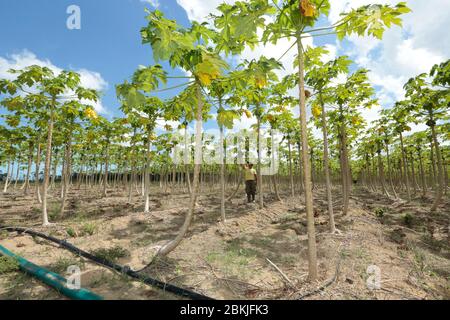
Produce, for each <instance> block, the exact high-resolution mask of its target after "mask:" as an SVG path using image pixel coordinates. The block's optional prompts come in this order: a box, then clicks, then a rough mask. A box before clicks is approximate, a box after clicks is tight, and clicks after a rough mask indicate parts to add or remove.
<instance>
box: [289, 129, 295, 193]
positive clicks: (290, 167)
mask: <svg viewBox="0 0 450 320" xmlns="http://www.w3.org/2000/svg"><path fill="white" fill-rule="evenodd" d="M288 152H289V153H288V157H289V178H290V183H291V196H292V198H294V197H295V190H294V174H293V173H292V150H291V139H290V138H288Z"/></svg>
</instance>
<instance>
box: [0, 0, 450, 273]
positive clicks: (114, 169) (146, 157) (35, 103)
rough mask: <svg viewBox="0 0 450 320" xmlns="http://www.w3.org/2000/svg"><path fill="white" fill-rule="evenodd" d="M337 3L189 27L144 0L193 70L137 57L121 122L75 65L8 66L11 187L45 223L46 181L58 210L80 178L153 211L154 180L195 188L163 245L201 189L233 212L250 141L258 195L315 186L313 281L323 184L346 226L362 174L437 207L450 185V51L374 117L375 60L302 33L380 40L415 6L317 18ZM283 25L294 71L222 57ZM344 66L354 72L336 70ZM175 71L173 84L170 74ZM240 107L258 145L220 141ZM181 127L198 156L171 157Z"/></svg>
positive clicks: (272, 38)
mask: <svg viewBox="0 0 450 320" xmlns="http://www.w3.org/2000/svg"><path fill="white" fill-rule="evenodd" d="M329 8H330V5H329V1H326V0H325V1H323V0H320V1H319V0H301V1H285V2H282V5H281V6H278V5H276V4H271V3H269V2H268V1H267V0H251V1H248V2H237V3H236V4H235V5H228V4H222V5H220V6H219V8H218V10H219V12H220V13H219V14H218V15H211V16H210V23H211V24H200V23H196V22H193V23H192V26H191V27H190V28H183V27H181V26H180V25H178V24H177V22H176V21H173V20H168V19H166V18H165V17H164V15H163V14H162V13H161V12H160V11H157V10H156V11H154V12H147V13H148V15H147V17H146V19H147V22H148V25H147V26H145V27H144V28H142V30H141V36H142V40H143V43H144V44H145V45H147V44H148V45H150V46H151V48H152V51H153V58H154V60H155V61H156V62H159V61H166V62H168V63H169V64H170V66H171V67H172V68H176V67H178V68H181V69H183V70H185V71H186V73H187V74H189V75H187V76H181V77H172V76H169V74H168V72H167V71H166V70H164V68H163V67H162V66H161V65H151V66H149V67H144V66H141V67H139V68H138V69H137V70H136V72H135V73H134V74H133V75H132V77H131V78H130V79H129V80H127V81H125V82H124V83H122V84H119V85H117V86H116V89H117V97H118V100H119V102H120V109H121V111H122V112H123V114H124V116H123V117H122V118H116V119H113V120H112V121H109V120H107V119H105V118H104V117H102V116H100V115H97V114H96V112H95V111H94V109H93V108H92V107H91V106H90V105H89V101H97V100H98V99H99V93H98V92H96V91H94V90H90V89H86V88H83V87H82V86H81V85H80V76H79V75H78V74H77V73H74V72H72V71H63V72H61V73H60V74H54V73H53V72H52V71H51V70H49V69H48V68H43V67H40V66H30V67H27V68H25V69H23V70H11V77H12V78H13V80H8V79H2V80H0V94H1V95H0V102H1V105H2V106H3V107H4V108H5V109H6V110H7V111H6V114H5V115H4V118H5V123H6V124H5V125H3V126H1V127H0V130H1V131H0V132H1V134H0V139H1V144H0V166H2V167H5V168H6V167H7V175H6V178H5V181H4V190H3V191H4V192H7V191H8V188H21V189H23V192H24V194H29V193H30V191H31V190H35V201H38V202H39V203H42V222H43V224H44V225H48V224H49V220H48V213H47V202H48V190H49V188H58V190H59V189H60V198H61V200H60V215H61V216H64V214H65V211H66V210H65V209H66V208H65V206H66V203H67V198H68V194H69V190H70V189H71V188H77V189H81V188H84V189H86V190H89V188H100V189H101V193H102V195H103V197H108V196H109V194H110V193H112V189H115V188H119V189H123V188H126V189H127V190H128V198H129V199H128V201H129V202H130V203H131V202H132V201H133V199H135V197H143V198H144V200H145V207H144V211H145V212H146V213H147V212H150V200H149V195H150V185H151V184H159V187H160V188H161V189H162V190H163V191H165V192H168V191H170V190H173V189H174V188H177V189H180V190H184V192H188V193H189V194H190V195H191V196H190V203H189V211H188V213H187V214H186V218H185V222H184V224H183V226H181V228H180V232H179V234H178V236H177V237H176V239H174V240H173V241H171V242H169V243H168V244H167V245H165V246H164V247H163V248H162V249H161V250H160V251H159V254H160V255H167V254H168V253H170V252H171V251H172V250H174V249H175V248H176V247H177V245H178V244H179V243H180V242H181V241H182V239H183V238H184V236H185V234H186V232H187V230H188V228H189V226H190V224H191V221H192V217H193V214H194V212H195V208H196V200H197V197H198V195H199V192H205V191H208V192H211V191H212V192H217V193H218V194H220V197H221V212H220V213H218V216H219V215H220V217H221V219H222V222H223V223H225V222H226V203H227V199H228V200H230V199H232V198H233V197H237V194H238V192H239V188H240V186H241V185H242V180H243V177H242V168H241V166H240V165H241V164H240V163H238V162H237V161H236V162H235V163H233V164H230V163H229V161H225V157H226V156H228V157H231V155H233V154H236V153H238V152H242V153H243V154H244V158H245V160H249V159H250V158H251V154H252V153H256V169H257V172H258V206H259V208H263V207H264V201H265V197H264V196H266V195H268V194H271V193H273V194H274V195H275V198H276V199H277V200H282V196H284V195H286V194H288V195H291V196H293V197H294V196H299V195H300V194H301V195H302V196H304V197H305V205H306V214H307V219H308V239H309V242H308V249H309V251H308V252H309V277H310V279H311V280H315V279H316V278H317V261H316V248H315V241H316V240H315V226H314V213H313V206H314V203H313V190H314V188H316V187H319V186H324V187H325V188H326V190H327V199H326V200H327V203H328V215H329V218H330V223H329V225H330V232H332V233H334V232H336V231H337V230H336V227H335V223H334V211H339V212H341V213H342V214H344V215H345V214H347V212H348V209H349V199H350V195H351V193H352V188H353V187H354V186H355V185H356V186H362V187H365V188H366V189H367V190H370V191H371V192H375V193H382V194H384V195H385V196H387V197H390V198H393V199H398V200H400V199H403V200H406V201H408V200H411V199H412V198H413V197H415V196H419V195H422V196H427V195H432V197H433V204H432V205H430V210H431V211H435V210H436V209H437V208H438V206H439V205H440V203H441V201H442V197H443V195H444V193H446V192H447V187H448V158H449V156H450V155H449V147H448V143H447V142H448V141H449V135H448V134H449V132H450V130H449V127H448V107H449V103H450V95H449V88H450V62H449V61H447V62H445V63H442V64H441V65H436V66H435V67H433V69H432V70H431V71H430V73H429V74H421V75H418V76H417V77H415V78H413V79H411V80H409V81H408V83H406V84H405V90H406V92H407V95H406V99H405V100H404V101H398V102H397V103H396V104H395V105H394V106H392V108H390V109H385V110H383V111H382V112H381V114H380V118H379V119H378V120H376V121H375V122H374V123H372V124H370V125H369V124H367V123H366V122H365V120H364V118H363V117H362V111H363V110H364V109H366V108H371V107H373V106H376V105H378V102H377V100H376V98H375V90H374V88H373V87H372V86H371V84H370V82H369V78H368V74H369V71H368V70H365V69H357V70H353V69H351V66H352V61H351V60H349V58H348V57H345V56H342V57H337V58H336V59H334V60H332V61H326V60H325V56H326V55H327V53H328V52H327V51H326V49H325V48H323V47H315V48H311V47H305V46H304V39H305V38H308V37H311V36H313V37H320V36H324V35H329V34H336V35H337V36H338V38H339V39H340V40H342V39H344V38H345V37H346V36H348V35H351V34H357V35H360V36H364V35H371V36H375V37H377V38H379V39H381V38H382V36H383V33H384V31H385V29H386V28H388V27H390V26H392V25H401V18H400V16H401V15H403V14H406V13H408V12H409V11H410V10H409V9H408V7H407V6H406V5H405V4H404V3H399V4H398V5H396V6H388V5H370V6H365V7H361V8H358V9H354V10H351V11H350V12H348V13H343V14H342V16H341V20H340V21H339V22H338V23H336V24H334V25H330V26H327V27H320V28H316V27H315V24H316V22H317V21H318V19H319V17H320V16H322V15H328V11H329ZM269 18H270V19H269ZM212 26H214V28H212ZM260 30H262V31H263V32H262V33H261V32H258V31H260ZM261 34H262V36H259V35H261ZM283 38H288V39H291V40H292V43H293V45H292V46H291V48H290V49H289V50H296V51H297V57H296V60H295V67H296V68H297V69H298V73H296V74H292V75H288V76H286V77H284V78H282V79H279V78H278V76H277V71H279V70H281V69H283V67H284V66H283V65H282V64H281V63H280V60H281V58H280V59H279V60H276V59H273V58H272V59H268V58H266V57H264V56H262V57H260V58H259V59H256V60H253V61H244V62H242V63H241V64H239V65H237V66H230V65H229V64H228V63H227V62H226V61H225V60H224V57H225V56H228V57H230V56H237V57H238V56H239V54H240V53H242V52H243V50H244V49H245V48H247V47H250V48H254V47H255V46H256V45H257V44H259V43H268V42H270V43H274V44H276V43H277V41H278V40H280V39H283ZM286 53H287V52H286ZM286 53H284V54H283V55H282V56H281V57H283V56H284V55H285V54H286ZM350 70H353V71H350ZM342 74H345V75H346V80H345V81H343V82H340V83H337V82H336V81H335V79H336V78H337V77H338V76H340V75H342ZM168 82H170V86H164V85H166V84H167V83H168ZM175 89H179V90H181V92H180V93H179V94H177V95H174V96H173V97H172V98H171V99H167V100H161V99H159V98H158V97H157V96H156V95H157V94H158V93H159V92H162V91H173V90H175ZM292 89H298V91H299V96H298V97H292V96H291V95H290V94H289V92H292ZM297 108H298V109H297ZM294 110H299V112H294ZM211 114H217V116H216V117H215V119H214V120H215V121H216V122H217V125H218V127H219V130H220V136H219V137H218V139H211V140H209V141H208V139H207V137H206V136H204V135H203V134H202V131H203V123H204V122H205V121H207V120H209V119H211V118H212V116H211ZM295 114H299V115H300V116H299V117H296V116H295ZM310 114H311V115H312V116H311V117H309V118H310V119H309V120H308V115H310ZM241 118H248V119H249V121H250V119H254V120H255V122H256V123H255V124H254V125H253V126H252V129H251V130H252V131H254V132H255V134H256V137H257V143H256V145H257V146H260V147H259V148H258V147H257V148H256V150H251V148H250V144H249V143H246V144H245V145H244V147H243V148H241V147H240V146H238V145H234V144H232V145H229V144H227V143H224V141H225V139H226V136H225V134H226V131H227V130H232V129H233V127H234V125H235V122H236V121H237V120H239V119H241ZM161 121H165V122H175V123H180V125H179V127H178V128H175V127H171V126H169V125H166V127H165V130H166V132H165V133H160V134H159V135H157V132H159V131H158V130H157V126H158V123H160V122H161ZM424 123H425V124H426V125H427V126H428V129H427V130H425V131H422V132H416V133H414V134H409V133H408V132H409V131H411V128H412V126H413V125H415V124H424ZM190 124H194V126H195V130H194V136H193V137H194V139H193V140H191V139H188V137H187V131H188V130H187V128H188V127H189V125H190ZM314 127H316V128H319V129H320V130H321V132H322V137H321V138H320V139H319V138H318V137H315V136H314V135H313V134H312V131H313V128H314ZM263 128H264V129H266V130H265V131H264V133H263V132H262V129H263ZM175 130H181V132H184V133H185V145H186V147H185V149H184V150H182V151H181V153H180V155H179V156H180V157H186V158H189V160H190V161H189V163H186V164H180V163H175V162H174V154H173V152H172V151H173V148H174V146H175V144H174V139H173V135H174V134H175V133H174V132H173V131H175ZM274 132H277V137H276V138H279V134H278V133H280V134H281V140H280V141H279V143H277V144H275V140H274V139H275V135H274ZM245 134H246V133H245V132H237V135H236V136H239V135H242V136H245ZM263 140H264V142H265V144H264V145H265V150H263V148H262V147H261V146H262V145H263V144H262V142H263ZM205 145H214V146H215V148H214V149H215V150H216V151H217V152H218V153H219V155H220V162H219V163H218V164H202V157H203V154H202V151H203V150H204V149H205ZM274 149H277V150H274ZM263 153H264V155H266V156H267V155H268V160H267V159H266V160H267V161H266V160H264V161H263V159H262V158H263ZM275 154H277V161H279V169H278V171H277V172H276V173H275V174H273V175H266V176H263V174H262V169H263V162H264V164H266V165H267V164H268V165H274V161H275V158H274V157H275ZM272 156H273V158H271V157H272ZM42 168H43V177H42V180H41V177H40V172H41V171H42ZM22 176H23V177H24V179H21V178H20V177H22ZM58 176H61V177H60V178H61V179H59V178H58ZM19 180H23V184H21V185H19V184H18V181H19ZM59 180H61V184H60V185H58V184H57V183H56V182H59ZM31 182H34V183H33V184H32V183H31ZM333 186H334V188H339V190H341V192H342V195H341V193H340V192H339V193H335V192H334V191H333V190H336V189H333ZM335 195H337V196H338V197H339V198H342V207H336V206H333V197H334V198H336V196H335Z"/></svg>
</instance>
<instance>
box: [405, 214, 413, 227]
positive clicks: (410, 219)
mask: <svg viewBox="0 0 450 320" xmlns="http://www.w3.org/2000/svg"><path fill="white" fill-rule="evenodd" d="M403 223H404V224H405V225H406V226H408V227H412V225H413V224H414V217H413V216H412V215H411V214H410V213H407V214H405V215H404V216H403Z"/></svg>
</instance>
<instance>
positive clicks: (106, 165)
mask: <svg viewBox="0 0 450 320" xmlns="http://www.w3.org/2000/svg"><path fill="white" fill-rule="evenodd" d="M108 170H109V138H108V141H106V150H105V172H104V176H103V193H102V194H103V197H104V198H106V197H107V195H108V194H107V188H108V175H109V171H108Z"/></svg>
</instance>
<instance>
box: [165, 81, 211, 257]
mask: <svg viewBox="0 0 450 320" xmlns="http://www.w3.org/2000/svg"><path fill="white" fill-rule="evenodd" d="M200 90H201V88H200V84H197V114H196V120H197V123H196V125H195V157H194V162H195V164H194V180H193V182H192V183H193V186H192V195H191V198H190V201H189V210H188V213H187V214H186V217H185V220H184V224H183V226H182V227H181V229H180V231H179V233H178V235H177V237H176V238H175V239H174V240H173V241H171V242H169V243H168V244H166V245H165V246H163V247H162V248H161V249H160V250H159V251H158V255H162V256H166V255H167V254H169V253H170V252H172V251H173V250H174V249H175V248H176V247H177V246H178V245H179V244H180V243H181V241H182V240H183V238H184V236H185V235H186V233H187V231H188V229H189V226H190V225H191V222H192V218H193V216H194V210H195V203H196V202H197V193H198V189H199V177H200V166H201V163H202V147H203V146H202V129H203V99H202V94H201V91H200Z"/></svg>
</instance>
